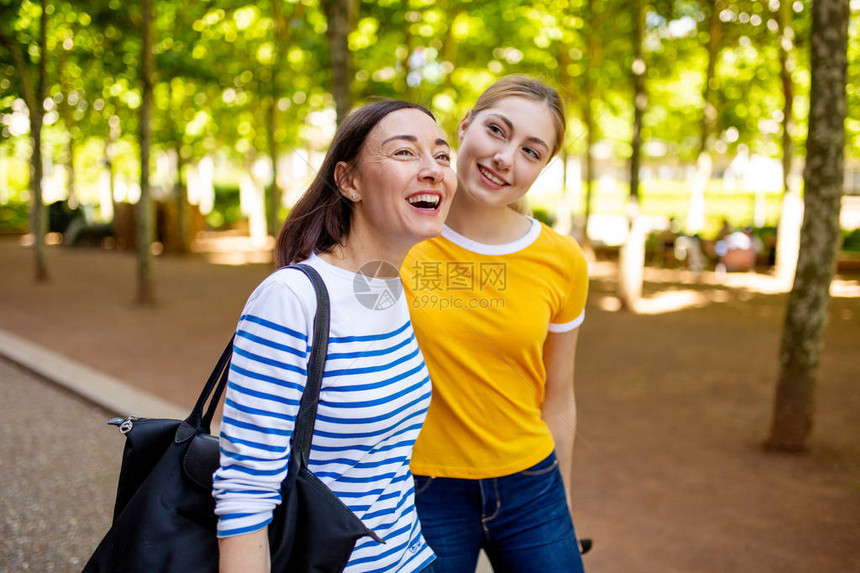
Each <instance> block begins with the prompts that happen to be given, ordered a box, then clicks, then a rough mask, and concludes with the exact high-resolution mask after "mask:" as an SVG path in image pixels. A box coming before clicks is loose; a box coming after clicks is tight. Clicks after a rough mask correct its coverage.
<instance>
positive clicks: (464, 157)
mask: <svg viewBox="0 0 860 573" xmlns="http://www.w3.org/2000/svg"><path fill="white" fill-rule="evenodd" d="M459 137H460V150H459V152H458V154H457V177H458V179H459V182H460V185H459V192H460V194H462V195H466V196H467V197H463V199H467V198H468V199H469V200H471V201H474V202H476V203H479V204H483V205H486V206H488V207H490V206H492V207H498V206H504V205H508V204H510V203H513V202H514V201H516V200H517V199H519V198H520V197H522V196H523V195H524V194H525V193H526V192H527V191H528V190H529V187H531V185H532V183H534V181H535V179H537V176H538V175H540V172H541V170H543V168H544V167H545V166H546V164H547V162H549V159H550V157H551V156H552V153H553V150H554V148H555V144H556V128H555V125H554V123H553V116H552V112H551V111H550V109H549V107H548V106H547V104H545V103H544V102H542V101H535V100H531V99H528V98H525V97H519V96H511V97H507V98H504V99H501V100H499V101H498V102H496V103H495V104H493V105H492V106H491V107H489V108H486V109H483V110H481V111H480V112H478V113H473V112H469V113H468V114H467V115H466V117H465V118H463V121H462V122H460V129H459Z"/></svg>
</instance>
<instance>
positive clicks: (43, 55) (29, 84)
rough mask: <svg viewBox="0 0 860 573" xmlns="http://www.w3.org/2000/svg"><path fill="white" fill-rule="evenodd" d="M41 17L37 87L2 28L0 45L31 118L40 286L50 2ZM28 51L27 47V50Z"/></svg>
mask: <svg viewBox="0 0 860 573" xmlns="http://www.w3.org/2000/svg"><path fill="white" fill-rule="evenodd" d="M40 4H41V9H42V10H41V15H40V17H39V63H38V66H37V69H36V82H37V83H36V85H35V86H34V85H33V80H32V78H31V76H30V69H29V67H28V65H27V60H25V58H24V50H22V46H21V44H20V43H19V42H18V40H17V39H16V38H14V37H10V36H7V35H6V34H5V33H4V32H3V28H0V42H2V43H3V45H4V46H6V49H7V50H9V53H10V55H11V56H12V60H13V62H14V63H15V70H16V71H17V72H18V77H19V79H20V81H21V90H22V91H23V92H24V103H26V104H27V110H28V111H29V115H30V139H31V141H32V144H33V149H32V151H31V153H30V193H31V194H32V196H31V198H30V231H31V232H32V234H33V255H34V257H33V258H34V262H35V277H36V281H37V282H44V281H46V280H48V265H47V248H46V245H45V231H46V230H47V217H46V213H45V204H44V201H43V199H42V177H43V175H44V173H43V165H42V119H43V117H44V107H43V106H44V103H43V102H44V100H45V94H46V93H47V85H48V78H47V67H46V60H47V53H48V52H47V28H48V11H47V7H48V6H47V5H48V2H47V0H41V3H40ZM25 47H26V46H25Z"/></svg>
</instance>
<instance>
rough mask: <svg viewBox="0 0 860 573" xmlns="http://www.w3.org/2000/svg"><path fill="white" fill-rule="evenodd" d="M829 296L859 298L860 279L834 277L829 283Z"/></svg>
mask: <svg viewBox="0 0 860 573" xmlns="http://www.w3.org/2000/svg"><path fill="white" fill-rule="evenodd" d="M830 296H832V297H838V298H860V280H857V281H846V280H841V279H834V281H833V282H832V283H830Z"/></svg>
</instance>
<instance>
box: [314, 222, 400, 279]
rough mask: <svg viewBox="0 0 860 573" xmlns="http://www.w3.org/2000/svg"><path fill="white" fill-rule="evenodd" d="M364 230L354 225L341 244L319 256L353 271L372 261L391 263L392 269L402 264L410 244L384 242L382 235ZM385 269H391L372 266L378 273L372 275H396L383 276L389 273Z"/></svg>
mask: <svg viewBox="0 0 860 573" xmlns="http://www.w3.org/2000/svg"><path fill="white" fill-rule="evenodd" d="M353 222H354V221H353ZM365 231H366V230H364V229H361V228H360V227H359V226H358V225H354V226H353V228H352V229H350V232H349V235H347V237H346V240H345V241H344V242H343V244H342V245H335V246H334V247H333V248H331V249H330V250H328V251H326V252H325V253H321V254H320V255H319V256H320V258H321V259H323V260H325V261H326V262H327V263H330V264H332V265H334V266H336V267H339V268H342V269H346V270H348V271H351V272H354V273H357V272H359V269H361V268H362V267H363V266H364V265H366V264H367V263H370V262H373V261H384V262H386V263H388V264H389V265H392V267H393V268H394V269H400V265H402V264H403V259H405V258H406V253H408V252H409V249H411V248H412V245H406V246H403V245H394V244H391V243H386V242H385V241H384V240H383V237H378V236H376V235H375V234H373V233H368V232H365ZM386 269H391V267H388V266H387V265H381V266H378V267H373V270H374V272H375V273H380V274H379V275H378V276H377V275H375V274H374V275H373V276H374V277H375V278H381V279H389V278H394V276H396V275H393V276H384V275H386V274H390V273H386ZM365 270H366V269H365Z"/></svg>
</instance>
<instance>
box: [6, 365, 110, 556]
mask: <svg viewBox="0 0 860 573" xmlns="http://www.w3.org/2000/svg"><path fill="white" fill-rule="evenodd" d="M0 396H2V397H3V398H2V400H0V483H2V484H3V486H2V488H0V556H2V557H0V571H8V572H10V573H11V572H13V571H14V572H17V571H36V572H40V573H41V572H43V571H44V572H47V571H58V572H65V571H70V572H71V571H80V570H81V568H82V567H83V566H84V564H85V563H86V561H87V559H88V558H89V555H90V554H91V553H92V552H93V550H94V549H95V546H96V545H97V544H98V542H99V540H100V539H101V537H102V536H103V535H104V534H105V532H106V531H107V529H108V527H109V525H110V519H111V512H112V510H113V507H112V505H113V499H114V494H115V492H116V480H117V475H118V473H119V463H120V457H121V454H122V439H121V436H120V434H119V433H118V432H117V431H116V429H114V428H112V427H109V426H107V425H106V424H105V420H106V419H107V414H105V413H104V411H102V410H101V409H99V408H96V407H94V406H92V405H91V404H88V403H86V402H83V401H82V400H80V399H79V398H77V397H76V396H74V395H71V394H69V393H68V392H66V391H64V390H61V389H59V388H57V387H56V386H54V385H53V384H51V383H49V382H46V381H45V380H43V379H41V378H39V377H37V376H35V375H33V374H31V373H29V372H27V371H25V370H22V369H20V368H18V367H17V366H14V365H12V364H10V363H8V362H6V361H4V360H0Z"/></svg>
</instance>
